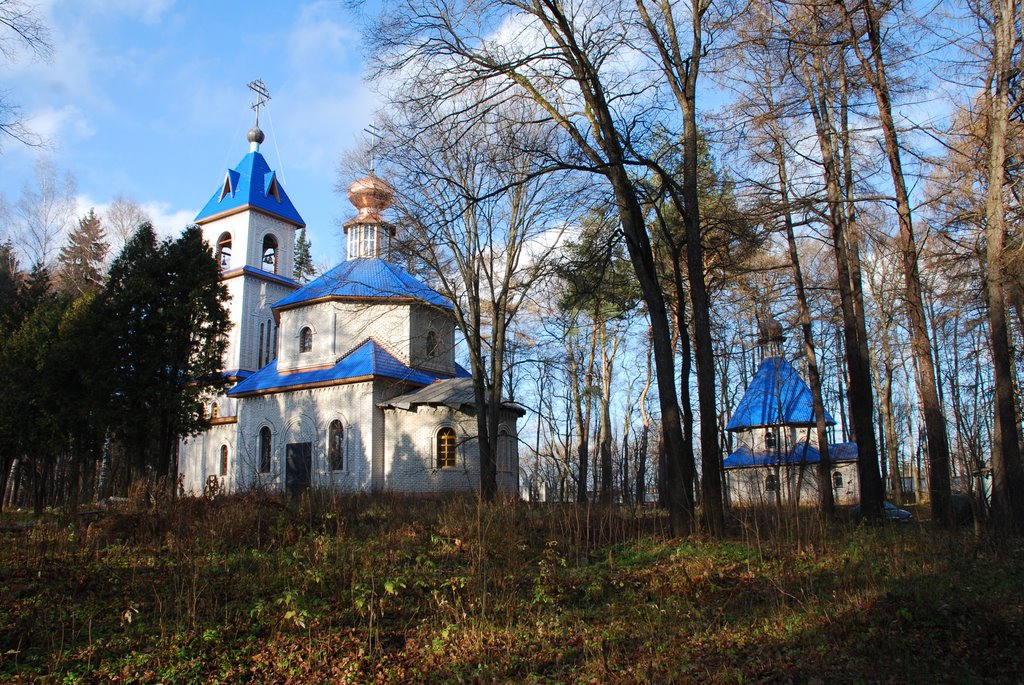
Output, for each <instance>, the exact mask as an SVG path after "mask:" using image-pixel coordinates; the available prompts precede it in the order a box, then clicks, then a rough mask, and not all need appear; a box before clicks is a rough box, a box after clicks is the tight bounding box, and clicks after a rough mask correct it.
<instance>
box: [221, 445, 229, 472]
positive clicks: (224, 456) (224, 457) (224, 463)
mask: <svg viewBox="0 0 1024 685" xmlns="http://www.w3.org/2000/svg"><path fill="white" fill-rule="evenodd" d="M220 475H222V476H226V475H228V446H227V445H221V446H220Z"/></svg>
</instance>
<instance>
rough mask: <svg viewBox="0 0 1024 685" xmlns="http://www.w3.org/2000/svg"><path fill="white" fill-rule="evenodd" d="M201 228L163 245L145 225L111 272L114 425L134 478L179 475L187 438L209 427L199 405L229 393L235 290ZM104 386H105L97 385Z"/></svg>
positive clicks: (105, 313)
mask: <svg viewBox="0 0 1024 685" xmlns="http://www.w3.org/2000/svg"><path fill="white" fill-rule="evenodd" d="M218 273H219V269H218V267H217V263H216V262H215V261H214V259H213V253H212V251H211V250H210V247H209V246H208V245H207V244H206V243H205V242H204V241H203V238H202V232H201V230H200V229H199V227H197V226H190V227H188V228H187V229H185V232H184V233H183V234H182V235H181V237H180V238H178V239H177V240H165V241H163V242H161V243H158V242H157V239H156V234H155V233H154V231H153V227H152V226H151V225H149V224H143V225H142V226H140V227H139V230H138V231H137V232H136V233H135V235H134V236H132V237H131V238H130V239H129V240H128V243H127V244H126V245H125V248H124V250H123V251H122V253H121V254H120V256H118V258H117V259H116V260H114V263H113V264H112V265H111V267H110V275H109V277H108V279H107V285H106V287H105V288H104V291H103V292H102V294H101V296H100V298H99V299H98V302H97V304H98V311H97V314H98V316H97V319H96V321H97V326H98V327H101V328H102V329H103V330H102V331H101V334H100V336H99V338H100V339H101V340H102V341H103V345H104V349H103V350H102V352H101V354H104V355H105V358H104V360H102V361H101V368H103V367H104V366H105V367H106V368H108V369H109V371H108V372H107V373H106V374H105V377H106V379H107V380H106V383H107V384H108V387H107V389H106V393H107V402H106V405H107V406H108V407H109V411H110V415H109V417H108V420H109V426H110V428H111V431H112V433H113V434H114V435H115V436H116V437H117V438H118V439H119V441H120V442H121V443H122V445H123V446H124V449H125V453H126V454H128V455H130V457H129V458H130V462H131V463H130V464H129V465H128V468H129V470H130V471H131V474H132V476H133V477H136V478H137V477H139V476H141V475H142V474H143V473H144V471H145V469H146V468H152V469H153V471H154V473H155V474H156V475H158V476H165V475H166V476H168V477H170V479H171V482H173V481H174V479H175V477H176V469H175V459H174V452H175V445H176V443H177V440H178V437H179V436H181V435H184V434H188V433H194V432H196V431H197V430H200V429H201V428H203V427H204V426H205V424H204V422H203V419H202V418H201V416H200V412H199V408H200V404H199V403H200V399H201V397H202V396H203V395H204V394H206V393H208V392H209V391H211V390H219V389H221V388H223V387H224V384H225V381H224V377H223V375H222V374H221V365H222V360H223V353H224V347H225V345H226V343H225V334H226V333H227V330H228V327H229V326H230V322H229V320H228V316H227V311H226V310H225V308H224V303H225V302H226V300H227V290H226V288H225V287H224V285H223V284H222V283H221V282H220V281H219V280H218V278H217V276H218ZM97 382H103V381H102V379H101V378H97Z"/></svg>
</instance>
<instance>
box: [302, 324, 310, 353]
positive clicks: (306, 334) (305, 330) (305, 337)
mask: <svg viewBox="0 0 1024 685" xmlns="http://www.w3.org/2000/svg"><path fill="white" fill-rule="evenodd" d="M312 351H313V328H312V327H311V326H303V327H302V330H300V331H299V354H305V353H307V352H312Z"/></svg>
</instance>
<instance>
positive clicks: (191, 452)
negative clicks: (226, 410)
mask: <svg viewBox="0 0 1024 685" xmlns="http://www.w3.org/2000/svg"><path fill="white" fill-rule="evenodd" d="M236 437H237V435H236V425H235V424H234V423H223V424H218V425H214V426H211V427H210V429H209V430H207V431H205V432H203V433H200V434H199V435H193V436H189V437H186V438H182V440H181V441H180V443H179V446H178V474H179V476H181V478H182V485H183V487H184V489H185V492H186V494H191V495H200V494H202V492H203V487H204V486H205V485H206V479H207V478H208V477H209V476H211V475H212V476H217V477H218V478H219V480H220V487H221V489H223V490H225V491H228V492H233V491H234V490H235V488H236V487H237V485H238V480H237V462H238V454H237V450H236ZM222 445H227V447H228V473H227V476H224V477H221V476H220V448H221V446H222Z"/></svg>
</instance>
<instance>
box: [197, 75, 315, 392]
mask: <svg viewBox="0 0 1024 685" xmlns="http://www.w3.org/2000/svg"><path fill="white" fill-rule="evenodd" d="M249 89H250V90H252V92H253V94H254V101H253V104H252V109H253V111H255V112H256V123H255V124H254V125H253V127H252V128H251V129H250V130H249V132H248V133H247V134H246V140H247V141H248V142H249V153H248V154H247V155H245V157H243V158H242V161H240V162H239V163H238V165H237V166H235V168H234V169H228V170H227V171H226V172H225V174H224V177H223V180H222V181H221V183H220V185H219V186H218V188H217V189H216V191H214V193H213V195H212V196H211V197H210V200H209V201H208V202H207V203H206V206H205V207H203V209H202V210H201V211H200V212H199V214H198V216H196V219H195V221H196V223H197V224H199V225H200V226H201V227H202V229H203V237H204V238H206V241H207V242H208V243H209V244H210V245H211V246H212V247H213V250H214V256H215V257H216V259H217V262H218V263H219V264H220V268H221V274H220V277H221V280H222V281H223V282H224V283H225V284H226V285H227V288H228V292H229V294H230V296H231V302H230V304H229V312H230V316H231V321H232V324H233V325H232V327H231V331H230V332H229V333H228V346H227V351H226V353H225V358H224V368H225V369H226V371H227V373H228V374H229V375H235V376H239V377H242V376H245V375H248V373H250V372H253V371H256V370H258V369H261V368H262V367H264V366H266V365H267V364H268V363H270V362H271V361H272V360H274V359H276V358H277V344H278V343H277V324H276V323H275V321H274V316H273V314H272V313H271V310H270V306H271V305H272V304H273V303H274V302H276V301H277V300H279V299H281V298H282V297H284V296H286V295H288V294H289V293H291V292H292V291H294V290H295V289H297V288H298V287H299V284H298V283H297V282H296V281H295V280H294V279H293V278H292V275H293V272H294V269H295V232H296V231H297V230H298V229H300V228H302V227H303V226H305V225H306V224H305V222H304V221H303V220H302V217H301V216H300V215H299V213H298V211H297V210H296V209H295V206H294V205H293V204H292V202H291V200H290V199H289V197H288V194H287V193H286V192H285V190H284V187H283V186H282V185H281V182H280V179H278V177H277V173H276V172H275V171H274V170H273V169H271V168H270V165H269V164H268V163H267V160H266V159H265V158H264V157H263V155H262V154H261V153H260V145H261V144H262V143H263V141H264V139H265V136H264V134H263V131H262V130H261V129H260V126H259V120H260V108H262V107H265V106H266V104H267V102H268V101H269V100H270V93H269V91H268V90H267V88H266V86H265V85H264V84H263V81H262V80H259V79H257V80H255V81H253V82H252V83H250V84H249Z"/></svg>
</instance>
